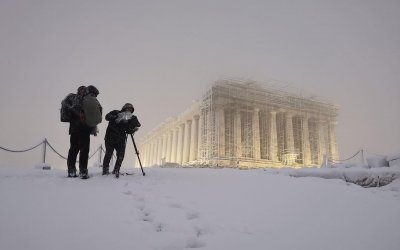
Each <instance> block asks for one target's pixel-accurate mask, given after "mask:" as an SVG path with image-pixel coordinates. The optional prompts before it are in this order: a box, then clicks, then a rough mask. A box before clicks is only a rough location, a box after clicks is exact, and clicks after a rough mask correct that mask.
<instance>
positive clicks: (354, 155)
mask: <svg viewBox="0 0 400 250" xmlns="http://www.w3.org/2000/svg"><path fill="white" fill-rule="evenodd" d="M361 151H362V150H358V151H357V153H355V154H354V155H353V156H351V157H349V158H347V159H344V160H334V159H332V162H338V163H340V162H344V161H348V160H351V159H353V158H354V157H356V156H357V155H358V154H359V153H360V152H361Z"/></svg>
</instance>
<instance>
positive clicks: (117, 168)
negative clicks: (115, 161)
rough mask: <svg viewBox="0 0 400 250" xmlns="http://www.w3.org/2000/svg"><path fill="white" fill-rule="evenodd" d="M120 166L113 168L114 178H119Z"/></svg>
mask: <svg viewBox="0 0 400 250" xmlns="http://www.w3.org/2000/svg"><path fill="white" fill-rule="evenodd" d="M120 167H121V166H115V168H114V170H113V173H114V174H115V178H119V168H120Z"/></svg>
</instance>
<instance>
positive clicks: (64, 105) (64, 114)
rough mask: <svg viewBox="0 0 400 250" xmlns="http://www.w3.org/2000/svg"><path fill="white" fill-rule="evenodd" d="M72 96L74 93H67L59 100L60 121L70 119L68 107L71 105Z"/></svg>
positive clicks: (68, 120)
mask: <svg viewBox="0 0 400 250" xmlns="http://www.w3.org/2000/svg"><path fill="white" fill-rule="evenodd" d="M73 97H74V94H69V95H67V97H65V98H64V99H63V100H62V102H61V109H60V120H61V122H70V121H71V112H70V108H71V107H72V98H73Z"/></svg>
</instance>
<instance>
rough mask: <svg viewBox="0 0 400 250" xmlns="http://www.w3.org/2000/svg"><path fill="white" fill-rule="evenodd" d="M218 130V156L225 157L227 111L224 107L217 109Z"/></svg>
mask: <svg viewBox="0 0 400 250" xmlns="http://www.w3.org/2000/svg"><path fill="white" fill-rule="evenodd" d="M217 122H218V123H217V124H218V126H217V128H218V156H219V157H224V156H225V110H224V108H223V107H219V108H218V109H217Z"/></svg>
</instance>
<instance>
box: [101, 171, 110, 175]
mask: <svg viewBox="0 0 400 250" xmlns="http://www.w3.org/2000/svg"><path fill="white" fill-rule="evenodd" d="M109 174H110V171H108V170H103V173H102V175H109Z"/></svg>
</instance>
